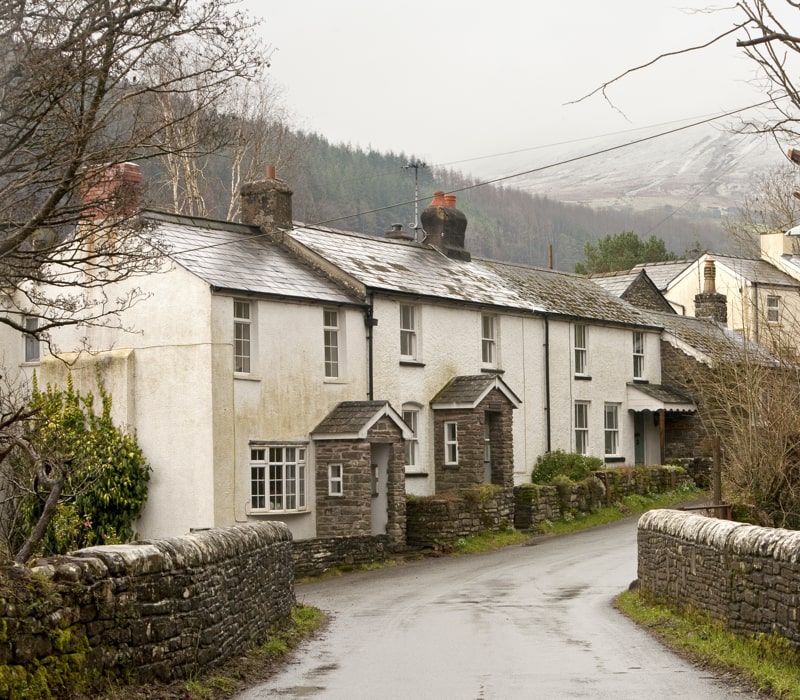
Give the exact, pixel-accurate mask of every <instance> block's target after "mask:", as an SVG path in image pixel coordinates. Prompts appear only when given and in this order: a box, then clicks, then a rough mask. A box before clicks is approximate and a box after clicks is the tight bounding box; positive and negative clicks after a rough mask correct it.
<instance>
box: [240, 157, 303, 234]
mask: <svg viewBox="0 0 800 700" xmlns="http://www.w3.org/2000/svg"><path fill="white" fill-rule="evenodd" d="M239 197H240V198H241V205H242V223H245V224H250V225H251V226H260V227H261V228H263V229H265V230H267V231H274V230H275V229H279V228H283V229H289V228H292V190H291V188H290V187H289V185H287V184H286V183H285V182H283V181H282V180H279V179H278V178H277V177H276V175H275V166H273V165H270V166H268V167H267V169H266V179H265V180H257V181H255V182H246V183H244V184H243V185H242V186H241V187H240V188H239Z"/></svg>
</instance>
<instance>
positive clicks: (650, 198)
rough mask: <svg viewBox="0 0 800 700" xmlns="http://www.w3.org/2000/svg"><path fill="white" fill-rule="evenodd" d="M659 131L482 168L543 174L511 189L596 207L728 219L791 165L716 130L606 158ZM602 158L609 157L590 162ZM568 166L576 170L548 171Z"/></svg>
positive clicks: (760, 144) (768, 144) (761, 144)
mask: <svg viewBox="0 0 800 700" xmlns="http://www.w3.org/2000/svg"><path fill="white" fill-rule="evenodd" d="M666 129H667V128H662V129H661V131H665V130H666ZM658 131H659V130H658V129H652V130H650V131H644V130H641V131H635V132H626V133H625V134H620V135H615V136H607V137H601V138H596V139H591V140H582V141H580V142H576V143H571V144H568V145H561V146H550V147H547V148H541V149H536V150H529V151H525V152H522V153H517V154H514V155H509V156H504V157H503V158H502V159H497V160H496V161H495V162H493V163H492V165H491V167H484V168H482V170H483V171H484V172H483V173H482V175H486V176H489V177H498V176H503V175H507V174H511V173H516V172H523V171H528V170H534V169H538V168H543V169H541V170H539V171H538V172H532V173H530V174H527V175H522V176H520V177H516V178H514V179H512V180H509V181H507V185H509V186H514V187H518V188H520V189H523V190H527V191H529V192H531V193H532V194H539V195H545V196H547V197H550V198H552V199H555V200H558V201H563V202H576V203H580V204H586V205H589V206H592V207H613V208H628V207H631V208H634V209H638V210H644V209H653V208H662V207H666V208H674V209H678V208H680V209H681V211H682V213H684V214H687V215H691V214H692V213H696V214H714V213H717V214H723V215H724V214H725V213H727V212H728V211H729V210H730V209H731V208H736V207H738V206H740V205H741V204H742V197H743V194H744V193H745V192H747V191H748V190H749V189H750V188H752V186H753V182H754V180H755V179H756V177H757V176H758V174H759V173H763V172H764V171H766V170H769V169H770V168H774V167H781V166H783V165H786V164H787V163H788V160H787V159H786V157H785V155H784V153H783V152H782V150H781V148H780V147H779V146H778V145H777V144H776V143H775V141H774V140H773V139H770V138H767V137H761V136H752V135H741V134H735V133H732V132H729V131H724V130H722V129H721V128H719V127H717V126H714V125H711V124H706V125H703V126H698V127H693V128H691V129H686V130H683V131H678V132H676V133H673V134H669V135H666V136H659V137H657V138H652V139H650V140H645V141H642V142H640V143H637V144H635V145H631V146H626V147H622V148H616V149H615V150H610V151H609V150H608V149H613V148H614V147H616V146H619V145H621V144H625V143H629V142H631V141H636V140H641V139H645V138H646V137H648V136H650V135H652V134H655V133H658ZM599 151H607V152H605V153H601V154H598V155H590V154H593V153H597V152H599ZM582 156H586V157H582ZM573 159H577V160H573ZM568 160H570V161H572V162H569V163H566V164H564V165H557V166H555V167H546V166H549V165H551V164H553V163H559V162H563V161H568Z"/></svg>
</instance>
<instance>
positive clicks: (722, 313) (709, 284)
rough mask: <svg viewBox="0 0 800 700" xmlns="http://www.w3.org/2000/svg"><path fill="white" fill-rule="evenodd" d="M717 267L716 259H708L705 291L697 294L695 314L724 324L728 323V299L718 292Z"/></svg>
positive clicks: (704, 283)
mask: <svg viewBox="0 0 800 700" xmlns="http://www.w3.org/2000/svg"><path fill="white" fill-rule="evenodd" d="M716 277H717V269H716V267H715V265H714V261H713V260H711V259H710V258H709V259H707V260H706V264H705V267H704V268H703V291H702V292H701V293H700V294H695V297H694V315H695V316H696V317H697V318H710V319H712V320H714V321H717V322H718V323H721V324H722V325H723V326H725V325H727V323H728V300H727V298H726V297H725V295H724V294H719V293H718V292H717V286H716Z"/></svg>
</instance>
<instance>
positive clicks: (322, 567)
mask: <svg viewBox="0 0 800 700" xmlns="http://www.w3.org/2000/svg"><path fill="white" fill-rule="evenodd" d="M293 550H294V571H295V576H296V577H298V578H300V577H303V576H319V575H320V574H324V573H325V572H326V571H328V570H329V569H335V568H338V567H342V566H345V567H347V566H360V565H362V564H372V563H374V562H379V561H385V560H386V559H390V558H391V557H392V556H393V554H394V552H395V550H396V547H394V546H392V545H391V544H390V541H389V538H388V536H386V535H382V536H381V535H376V536H369V535H363V536H360V537H318V538H316V539H313V540H295V541H294V543H293Z"/></svg>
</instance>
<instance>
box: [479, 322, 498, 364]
mask: <svg viewBox="0 0 800 700" xmlns="http://www.w3.org/2000/svg"><path fill="white" fill-rule="evenodd" d="M481 362H483V364H484V365H488V366H490V367H494V366H495V365H496V364H497V336H496V319H495V317H494V316H488V315H486V314H484V315H483V316H481Z"/></svg>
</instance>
